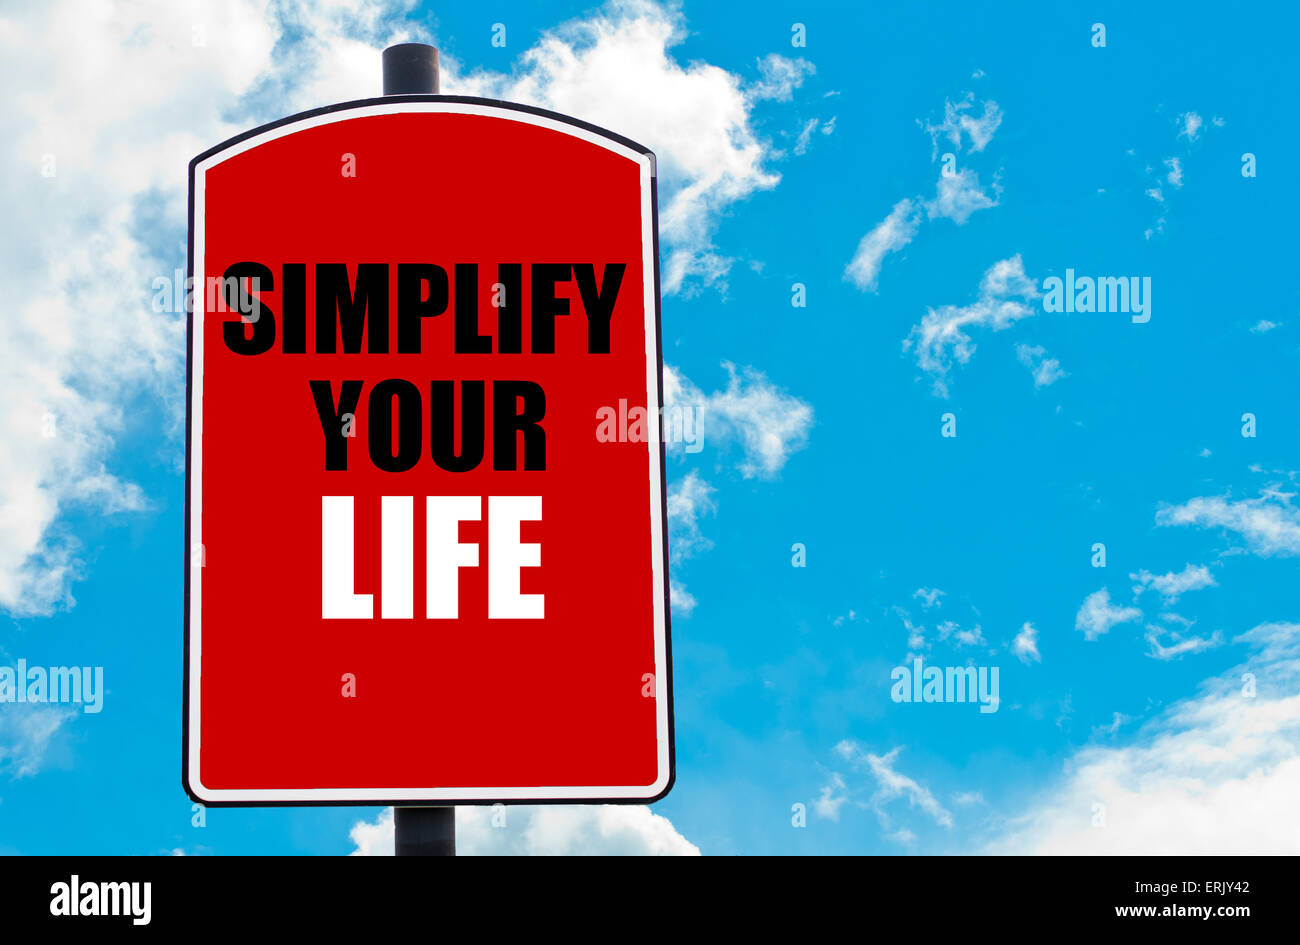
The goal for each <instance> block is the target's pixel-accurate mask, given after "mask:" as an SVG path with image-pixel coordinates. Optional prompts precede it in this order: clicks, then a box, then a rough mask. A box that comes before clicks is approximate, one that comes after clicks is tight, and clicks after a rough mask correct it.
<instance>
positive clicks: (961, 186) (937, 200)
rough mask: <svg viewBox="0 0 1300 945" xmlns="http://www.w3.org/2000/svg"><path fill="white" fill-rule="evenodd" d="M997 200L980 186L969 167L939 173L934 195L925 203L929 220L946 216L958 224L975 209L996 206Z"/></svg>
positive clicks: (975, 175)
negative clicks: (947, 172)
mask: <svg viewBox="0 0 1300 945" xmlns="http://www.w3.org/2000/svg"><path fill="white" fill-rule="evenodd" d="M997 205H998V202H997V201H996V200H994V199H993V198H992V197H990V196H989V195H988V194H986V193H984V191H983V190H982V189H981V188H980V178H979V175H978V174H976V173H975V172H974V171H973V170H971V169H970V168H969V167H963V168H962V169H961V170H960V171H956V172H954V173H952V174H940V175H939V183H938V185H937V186H936V188H935V197H934V199H933V200H931V201H930V202H929V203H927V204H926V205H925V211H926V213H927V214H929V217H930V219H931V220H934V219H939V218H944V217H946V218H947V219H949V220H952V221H953V222H954V223H956V224H957V225H958V226H960V225H961V224H963V223H965V222H966V221H967V220H968V219H969V218H970V215H971V214H972V213H974V212H975V211H976V210H985V209H987V208H989V207H996V206H997Z"/></svg>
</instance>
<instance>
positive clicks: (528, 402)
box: [492, 381, 546, 471]
mask: <svg viewBox="0 0 1300 945" xmlns="http://www.w3.org/2000/svg"><path fill="white" fill-rule="evenodd" d="M520 400H522V401H523V408H522V410H521V409H519V403H518V402H519V401H520ZM544 416H546V392H545V391H543V390H542V388H541V385H539V384H535V383H533V382H532V381H493V382H492V468H493V469H496V470H509V469H518V468H519V454H518V447H519V442H518V439H519V437H518V434H520V433H522V434H523V438H524V469H526V470H533V471H536V470H544V469H545V468H546V431H545V430H543V429H542V418H543V417H544Z"/></svg>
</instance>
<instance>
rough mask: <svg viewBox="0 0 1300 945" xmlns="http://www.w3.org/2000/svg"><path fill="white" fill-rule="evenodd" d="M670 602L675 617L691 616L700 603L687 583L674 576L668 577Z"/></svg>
mask: <svg viewBox="0 0 1300 945" xmlns="http://www.w3.org/2000/svg"><path fill="white" fill-rule="evenodd" d="M668 602H669V604H670V605H671V607H672V610H673V616H674V617H689V616H690V615H691V614H692V613H693V612H694V610H695V605H696V604H698V603H699V601H697V600H696V599H695V595H694V594H692V593H691V592H690V591H688V590H687V589H686V585H685V584H682V583H680V582H678V581H676V580H673V579H672V578H669V579H668Z"/></svg>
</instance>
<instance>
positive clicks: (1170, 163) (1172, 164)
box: [1165, 157, 1183, 189]
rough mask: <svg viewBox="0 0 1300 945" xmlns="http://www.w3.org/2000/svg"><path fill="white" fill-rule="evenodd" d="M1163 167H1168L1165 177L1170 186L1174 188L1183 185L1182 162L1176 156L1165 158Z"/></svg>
mask: <svg viewBox="0 0 1300 945" xmlns="http://www.w3.org/2000/svg"><path fill="white" fill-rule="evenodd" d="M1165 167H1167V168H1169V174H1168V176H1167V177H1166V178H1165V179H1166V180H1168V181H1169V184H1170V186H1172V187H1173V188H1174V189H1177V188H1179V187H1182V186H1183V164H1182V162H1181V161H1180V160H1178V158H1176V157H1171V158H1165Z"/></svg>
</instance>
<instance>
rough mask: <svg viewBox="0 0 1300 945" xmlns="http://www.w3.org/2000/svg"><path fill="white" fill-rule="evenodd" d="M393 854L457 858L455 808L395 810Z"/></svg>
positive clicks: (408, 808) (399, 808)
mask: <svg viewBox="0 0 1300 945" xmlns="http://www.w3.org/2000/svg"><path fill="white" fill-rule="evenodd" d="M393 827H394V843H393V852H394V853H395V854H397V855H398V856H455V855H456V808H454V807H395V808H393Z"/></svg>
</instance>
